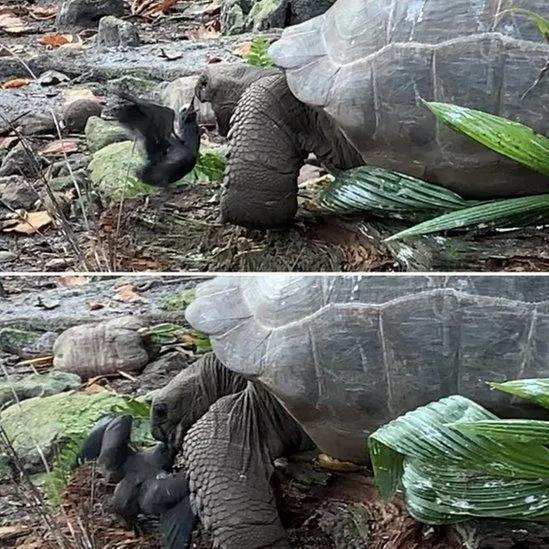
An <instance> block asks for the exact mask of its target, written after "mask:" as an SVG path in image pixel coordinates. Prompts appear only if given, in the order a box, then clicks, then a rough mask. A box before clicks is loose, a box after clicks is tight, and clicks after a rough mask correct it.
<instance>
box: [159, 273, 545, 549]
mask: <svg viewBox="0 0 549 549" xmlns="http://www.w3.org/2000/svg"><path fill="white" fill-rule="evenodd" d="M196 296H197V298H196V300H195V301H194V302H193V303H192V304H191V305H190V306H189V307H188V309H187V312H186V316H187V319H188V321H189V322H190V324H191V325H192V326H194V327H195V328H197V329H199V330H202V331H204V332H205V333H207V334H208V335H209V336H210V338H211V342H212V348H213V352H214V353H215V355H214V354H211V355H208V356H206V357H205V358H203V359H202V360H200V361H198V362H197V363H195V364H193V365H192V366H191V367H190V368H188V369H186V370H184V371H182V372H180V373H179V374H178V376H177V377H176V378H174V379H173V380H172V381H171V382H170V383H169V384H168V385H167V386H166V387H165V388H164V389H162V390H161V391H160V393H159V394H158V395H157V396H156V398H155V401H154V403H153V408H152V424H153V435H154V436H155V437H156V438H158V439H159V440H162V441H165V442H168V443H170V444H171V445H174V446H175V447H180V446H181V445H182V455H183V461H184V466H185V467H186V469H187V471H188V474H189V477H190V487H191V492H192V497H193V498H194V500H193V501H194V504H195V505H196V508H197V511H198V513H199V515H200V518H201V520H202V522H203V524H204V525H205V526H206V527H209V528H211V529H212V531H213V535H214V539H215V540H216V542H217V543H218V544H219V546H220V547H222V548H225V549H229V548H230V549H232V548H238V549H255V548H260V547H261V548H263V547H273V548H287V547H288V542H287V540H286V537H285V532H284V529H283V528H282V526H281V523H280V520H279V517H278V513H277V509H276V505H275V499H274V496H273V492H272V490H271V487H270V484H269V480H270V477H271V473H272V471H273V460H274V459H275V458H277V457H280V456H283V455H287V454H289V453H292V452H295V451H297V450H299V449H305V448H308V447H311V446H312V445H313V444H314V445H316V447H317V448H318V449H319V450H321V451H322V452H324V453H326V454H328V455H329V456H332V457H334V458H337V459H340V460H350V461H354V462H357V463H365V462H366V461H367V459H368V454H367V445H366V440H367V437H368V435H369V434H370V433H372V432H373V431H374V430H375V429H377V428H378V427H380V426H381V425H383V424H385V423H387V422H388V421H390V420H391V419H394V418H395V417H397V416H399V415H401V414H403V413H405V412H407V411H409V410H412V409H414V408H416V407H418V406H422V405H425V404H426V403H428V402H430V401H433V400H437V399H439V398H441V397H444V396H448V395H450V394H455V393H459V394H462V395H464V396H466V397H468V398H471V399H473V400H475V401H477V402H478V403H480V404H481V405H483V406H485V407H487V408H488V409H490V410H492V411H493V412H495V413H498V414H501V415H503V416H509V417H513V416H514V417H520V416H523V415H525V414H529V415H532V416H536V417H537V416H538V414H540V413H541V414H543V412H540V411H539V410H537V408H534V407H530V406H529V405H527V404H525V403H523V402H522V401H521V402H515V401H514V400H512V399H511V398H510V397H508V396H506V395H503V394H501V393H498V392H495V391H491V390H490V389H489V387H488V386H487V384H486V382H487V381H492V380H494V381H502V380H508V379H514V378H534V377H543V376H547V375H548V373H549V371H548V360H549V278H544V277H528V276H521V277H512V276H499V277H489V276H481V277H475V276H448V277H441V276H438V277H437V276H433V277H430V276H418V277H415V276H406V277H394V276H380V277H373V276H370V277H362V276H333V275H330V276H304V275H301V276H292V275H280V276H275V275H260V276H255V277H254V276H248V277H246V276H236V277H228V276H219V277H217V278H215V279H212V280H211V281H208V282H206V283H204V284H203V285H201V286H199V287H198V289H197V292H196ZM539 417H544V416H543V415H542V416H539ZM199 418H200V419H199Z"/></svg>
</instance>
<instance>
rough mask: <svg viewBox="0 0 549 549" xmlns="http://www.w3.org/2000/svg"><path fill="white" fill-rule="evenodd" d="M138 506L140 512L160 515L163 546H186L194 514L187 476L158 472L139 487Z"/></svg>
mask: <svg viewBox="0 0 549 549" xmlns="http://www.w3.org/2000/svg"><path fill="white" fill-rule="evenodd" d="M139 507H140V509H141V511H142V512H143V513H145V514H146V515H150V516H156V517H159V530H160V534H161V535H162V539H163V540H164V548H165V549H187V548H188V547H189V544H190V540H191V534H192V531H193V530H194V527H195V526H196V522H197V516H196V514H195V512H194V511H193V509H192V506H191V501H190V491H189V483H188V481H187V477H186V475H185V474H184V473H183V472H181V473H177V474H166V472H165V471H161V472H160V473H159V474H158V475H157V476H156V477H155V478H149V479H147V480H146V481H145V482H144V483H143V484H142V486H141V490H140V494H139Z"/></svg>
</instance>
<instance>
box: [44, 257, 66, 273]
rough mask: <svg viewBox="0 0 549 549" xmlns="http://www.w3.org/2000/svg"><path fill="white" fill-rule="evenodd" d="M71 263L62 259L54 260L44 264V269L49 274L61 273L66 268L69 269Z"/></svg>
mask: <svg viewBox="0 0 549 549" xmlns="http://www.w3.org/2000/svg"><path fill="white" fill-rule="evenodd" d="M71 263H72V262H71V260H69V259H65V258H64V257H59V258H54V259H50V260H49V261H48V262H46V264H45V265H44V269H45V270H46V271H49V272H52V271H63V270H64V269H66V268H67V267H70V266H71Z"/></svg>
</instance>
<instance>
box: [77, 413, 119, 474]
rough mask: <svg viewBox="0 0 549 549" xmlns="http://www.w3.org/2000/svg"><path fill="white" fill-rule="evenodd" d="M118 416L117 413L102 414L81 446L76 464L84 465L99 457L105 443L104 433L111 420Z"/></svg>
mask: <svg viewBox="0 0 549 549" xmlns="http://www.w3.org/2000/svg"><path fill="white" fill-rule="evenodd" d="M115 417H116V414H107V415H104V416H101V417H100V418H99V419H98V420H97V421H96V423H95V425H94V426H93V427H92V429H91V431H90V433H89V435H88V437H87V438H86V440H85V441H84V442H83V443H82V445H81V446H80V451H79V452H78V456H76V465H77V466H78V465H82V463H84V462H85V461H93V460H95V459H97V458H98V457H99V454H100V452H101V446H102V444H103V435H104V434H105V430H106V429H107V427H108V426H109V424H110V422H111V421H112V420H113V419H114V418H115Z"/></svg>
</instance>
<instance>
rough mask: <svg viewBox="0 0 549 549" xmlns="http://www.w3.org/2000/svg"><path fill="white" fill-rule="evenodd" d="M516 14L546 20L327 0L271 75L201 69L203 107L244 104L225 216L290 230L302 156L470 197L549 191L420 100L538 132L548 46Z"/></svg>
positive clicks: (289, 42)
mask: <svg viewBox="0 0 549 549" xmlns="http://www.w3.org/2000/svg"><path fill="white" fill-rule="evenodd" d="M512 7H521V8H524V9H527V10H531V11H534V12H536V13H538V14H539V15H542V16H544V17H546V18H547V17H549V3H548V2H546V0H521V1H520V2H514V1H513V0H502V1H498V2H495V1H492V0H337V2H336V3H335V4H334V5H333V6H332V7H331V8H330V9H329V10H328V11H327V12H326V13H325V14H324V15H321V16H318V17H316V18H314V19H311V20H309V21H306V22H304V23H301V24H299V25H295V26H293V27H289V28H287V29H285V30H284V32H283V34H282V38H281V39H280V40H279V41H277V42H275V43H274V44H273V45H272V46H271V48H270V50H269V51H270V55H271V57H272V58H273V60H274V62H275V64H276V66H277V67H279V68H280V69H282V71H280V72H279V73H278V74H276V75H273V74H272V73H269V74H268V75H265V76H264V77H263V78H260V76H261V75H260V74H258V73H257V72H255V74H254V77H253V78H252V80H256V81H255V82H254V83H253V84H252V85H251V86H250V85H249V84H250V81H249V80H246V79H241V80H240V81H236V82H235V79H234V78H232V76H231V77H227V78H223V71H227V70H229V69H228V68H227V67H224V66H223V65H219V66H212V67H210V68H208V69H207V71H206V72H205V74H204V75H203V77H202V78H201V79H200V80H199V82H198V84H197V88H196V94H197V96H198V98H199V99H202V100H207V101H210V102H211V103H212V107H213V109H214V112H221V111H223V110H224V111H225V119H226V118H227V108H228V106H230V107H231V108H234V107H235V103H236V101H235V98H236V97H239V98H240V100H239V101H238V104H237V106H236V110H235V112H234V116H233V119H232V130H231V144H230V158H229V161H228V166H227V175H226V181H225V183H226V190H225V192H224V195H223V197H222V203H221V213H222V218H223V219H225V220H227V221H232V222H235V223H238V224H241V225H245V226H258V227H273V226H277V225H284V224H288V223H291V221H292V219H293V218H294V215H295V213H296V210H297V176H298V172H299V170H300V168H301V167H302V165H303V162H304V158H306V157H307V155H308V154H309V153H310V152H313V153H315V154H316V156H317V157H318V159H319V160H320V161H322V162H323V163H324V164H325V165H326V166H327V167H328V168H340V169H346V168H352V167H355V166H357V165H361V164H364V163H366V164H371V165H375V166H380V167H383V168H387V169H391V170H396V171H399V172H403V173H406V174H409V175H412V176H416V177H420V178H423V179H425V180H427V181H430V182H433V183H438V184H440V185H443V186H445V187H448V188H450V189H453V190H455V191H457V192H459V193H461V194H462V195H463V196H464V197H467V198H499V197H512V196H521V195H530V194H539V193H546V192H549V178H547V177H546V176H544V175H542V174H538V173H535V172H531V171H528V170H527V169H526V168H524V167H522V166H521V165H519V164H518V163H515V162H513V161H511V160H508V159H505V158H504V157H502V156H500V155H498V154H496V153H495V152H491V151H490V150H488V149H486V148H484V147H483V146H482V145H480V144H479V143H476V142H475V141H473V140H471V139H469V138H467V137H464V136H462V135H460V134H458V133H457V132H454V131H452V130H450V129H449V128H447V127H445V126H443V125H441V124H439V123H437V122H436V120H435V117H434V115H433V114H432V113H431V112H430V111H429V109H428V108H427V107H426V106H425V105H424V104H423V103H422V99H424V100H427V101H440V102H447V103H454V104H457V105H461V106H464V107H470V108H473V109H478V110H482V111H486V112H489V113H493V114H498V115H500V116H503V117H507V118H510V119H512V120H515V121H520V122H522V123H524V124H527V125H528V126H530V127H532V128H534V129H535V130H537V131H538V132H540V133H543V134H546V133H547V132H548V130H549V113H548V111H547V105H549V79H547V78H542V79H541V80H540V81H539V83H538V84H537V85H536V86H533V87H532V84H533V83H534V82H535V81H536V79H537V78H538V76H539V75H540V71H541V70H542V69H543V68H544V66H545V64H546V62H547V60H548V59H549V44H547V43H546V42H545V39H544V36H543V35H542V33H541V32H540V31H539V30H538V29H537V27H536V25H535V24H534V23H533V22H532V21H530V20H529V19H528V18H527V17H525V16H524V15H518V14H511V13H509V12H506V13H503V12H504V11H505V10H507V9H508V8H512ZM233 70H234V69H233ZM250 70H251V71H254V70H256V69H250ZM257 78H259V79H258V80H257ZM245 88H247V89H245ZM530 88H531V89H530ZM527 90H528V92H527ZM525 92H527V93H525Z"/></svg>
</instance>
